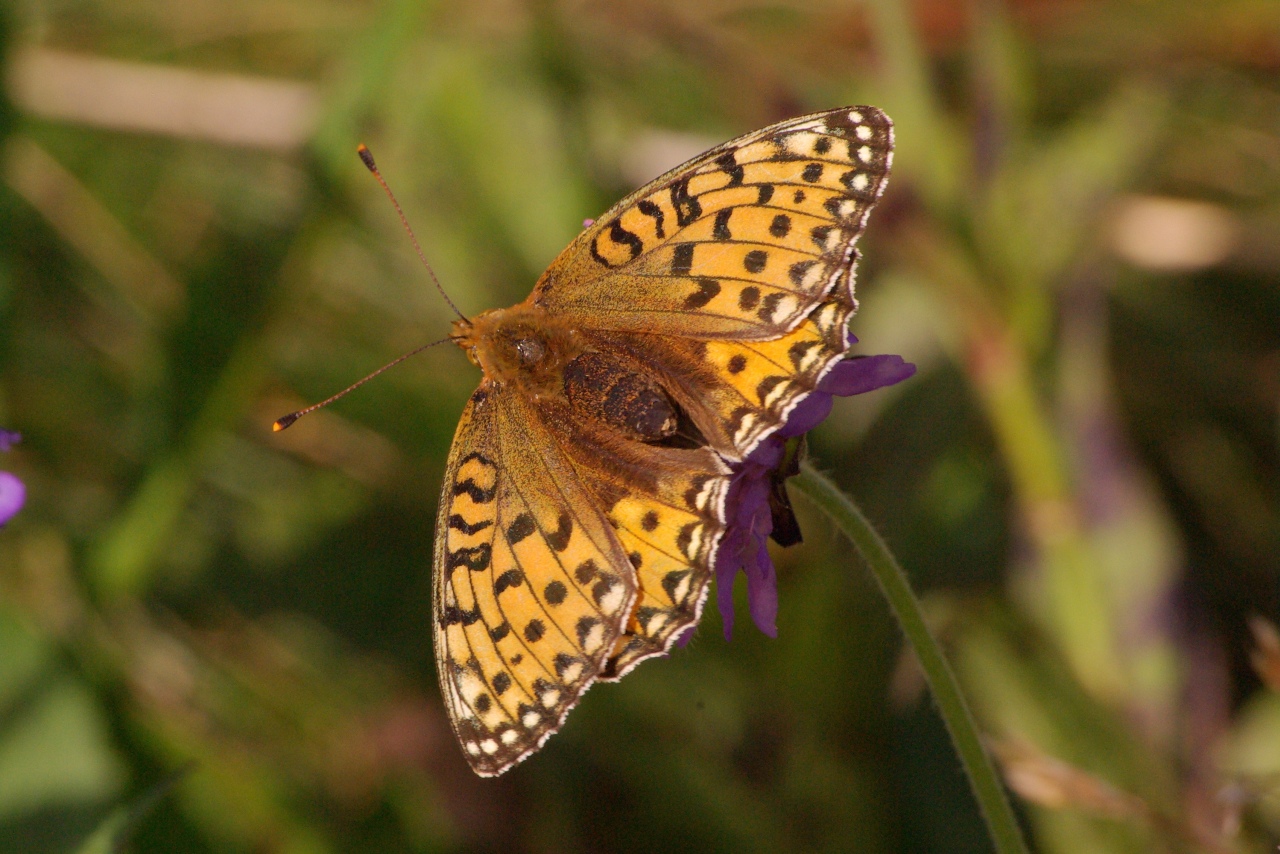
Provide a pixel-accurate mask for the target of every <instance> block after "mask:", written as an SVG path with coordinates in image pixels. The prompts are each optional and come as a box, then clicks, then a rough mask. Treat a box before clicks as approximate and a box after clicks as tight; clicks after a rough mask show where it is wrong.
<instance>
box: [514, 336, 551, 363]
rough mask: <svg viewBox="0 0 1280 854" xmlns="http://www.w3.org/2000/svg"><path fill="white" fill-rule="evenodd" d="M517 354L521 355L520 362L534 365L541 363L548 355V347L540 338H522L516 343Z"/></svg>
mask: <svg viewBox="0 0 1280 854" xmlns="http://www.w3.org/2000/svg"><path fill="white" fill-rule="evenodd" d="M516 353H517V354H519V356H520V361H522V362H524V363H525V364H526V365H532V364H534V363H535V362H541V361H542V359H543V357H544V356H546V355H547V345H546V344H543V343H542V341H541V340H540V339H538V338H521V339H520V340H519V341H517V342H516Z"/></svg>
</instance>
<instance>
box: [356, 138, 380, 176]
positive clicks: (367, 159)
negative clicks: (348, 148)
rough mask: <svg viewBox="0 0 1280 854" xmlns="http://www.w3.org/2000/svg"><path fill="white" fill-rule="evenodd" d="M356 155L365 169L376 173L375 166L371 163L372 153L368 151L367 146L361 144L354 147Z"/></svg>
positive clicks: (376, 167)
mask: <svg viewBox="0 0 1280 854" xmlns="http://www.w3.org/2000/svg"><path fill="white" fill-rule="evenodd" d="M356 154H359V155H360V162H361V163H363V164H364V165H365V168H366V169H368V170H369V171H370V172H375V173H376V172H377V171H378V166H377V164H376V163H374V162H373V152H371V151H369V148H368V146H366V145H365V144H364V143H363V142H362V143H360V144H359V145H358V146H356Z"/></svg>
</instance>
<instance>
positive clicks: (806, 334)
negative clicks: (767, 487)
mask: <svg viewBox="0 0 1280 854" xmlns="http://www.w3.org/2000/svg"><path fill="white" fill-rule="evenodd" d="M892 156H893V126H892V123H891V122H890V121H889V119H888V117H887V116H885V115H884V113H882V112H880V110H878V109H876V108H874V107H847V108H843V109H839V110H831V111H828V112H823V113H815V114H813V115H809V116H803V117H801V118H796V119H791V120H789V121H785V122H781V123H779V124H776V125H772V126H770V127H767V128H764V129H763V130H758V131H755V132H754V133H751V134H747V135H746V136H743V137H739V138H738V139H735V140H732V141H730V142H728V143H725V144H724V145H721V146H719V147H717V148H714V149H712V150H711V151H708V152H706V153H705V154H703V155H701V156H699V157H697V158H695V159H693V160H691V161H690V162H688V163H686V164H685V165H683V166H680V167H679V168H677V169H674V170H672V171H670V172H668V173H667V174H665V175H663V176H661V177H660V178H658V179H656V180H655V181H653V182H651V183H650V184H648V185H646V186H645V187H643V188H641V189H639V190H637V191H636V192H634V193H632V194H631V195H630V196H628V197H627V198H625V199H623V200H622V201H621V202H619V203H618V204H617V205H615V206H614V207H613V208H612V209H610V210H609V211H608V212H607V213H605V214H603V215H602V216H601V217H600V218H599V219H598V220H597V221H595V223H594V224H592V225H591V226H590V227H589V228H587V229H586V230H585V231H584V232H582V233H581V234H580V235H579V236H578V238H577V239H576V240H574V242H573V243H572V244H570V245H569V247H568V248H567V249H565V251H564V252H563V253H561V255H560V257H559V258H557V259H556V260H555V262H554V263H552V265H551V266H550V267H549V268H548V269H547V271H546V272H545V273H544V274H543V275H542V278H541V279H539V281H538V283H537V285H536V286H535V287H534V289H533V293H532V294H530V296H529V298H528V299H526V300H525V301H524V302H522V303H520V304H519V305H516V306H513V307H511V308H506V309H498V310H494V311H488V312H485V313H483V314H480V315H478V316H476V317H475V318H473V319H471V320H469V321H468V320H460V321H457V322H455V324H454V329H453V334H452V336H451V337H452V338H453V340H454V341H455V342H456V343H457V344H458V345H459V346H460V347H462V348H463V349H464V350H465V351H466V353H467V356H468V357H469V358H470V360H471V361H472V362H473V363H475V364H476V365H478V366H479V367H480V368H481V369H482V370H483V371H484V378H483V380H482V381H481V383H480V387H479V388H478V389H477V390H476V391H475V393H474V394H472V396H471V399H470V401H469V402H468V404H467V406H466V409H465V410H464V412H463V414H462V420H461V422H460V423H459V425H458V430H457V434H456V435H455V436H454V440H453V447H452V449H451V451H450V453H449V462H448V469H447V471H446V474H445V478H444V486H443V491H442V494H441V498H440V512H439V518H438V521H437V525H436V541H435V542H436V545H435V585H434V604H435V619H434V623H435V646H436V660H437V664H438V668H439V677H440V686H441V689H442V691H443V694H444V697H445V705H446V706H447V708H448V710H449V716H450V720H451V721H452V724H453V728H454V731H455V732H456V733H457V736H458V739H459V740H460V741H461V743H462V747H463V750H464V753H465V755H466V757H467V759H468V761H469V762H470V763H471V765H472V767H473V768H474V769H475V770H476V772H477V773H479V774H481V775H483V776H492V775H496V774H501V773H502V772H503V771H505V770H507V769H508V768H510V767H511V766H512V765H514V764H516V763H517V762H519V761H521V760H522V759H524V758H526V757H527V756H529V755H530V754H531V753H533V752H534V751H535V750H537V749H538V748H539V747H540V746H541V745H542V744H543V742H545V741H546V739H547V738H548V737H549V736H551V735H552V734H553V733H554V732H556V731H557V730H558V729H559V727H560V726H561V724H562V723H563V721H564V719H565V716H566V715H567V714H568V712H569V710H570V709H571V708H572V707H573V706H574V704H575V703H576V702H577V701H578V698H579V697H580V696H581V695H582V693H583V692H584V691H585V690H586V689H587V688H588V687H590V686H591V684H592V683H594V682H596V681H601V680H603V681H611V680H616V679H618V678H620V677H621V676H622V675H623V674H625V673H626V672H627V671H629V670H631V668H633V667H635V666H636V665H637V664H639V663H640V662H641V661H643V660H644V659H646V658H650V657H652V656H655V655H661V654H663V653H664V652H666V651H667V650H668V649H669V648H670V647H671V645H672V644H673V643H674V642H675V641H676V640H677V639H678V638H679V637H681V636H682V635H684V634H685V633H686V631H687V630H689V629H691V628H692V627H693V626H695V625H696V624H697V622H698V619H699V616H700V614H701V611H702V606H703V602H704V601H705V599H706V596H707V590H708V584H709V581H710V579H711V575H712V572H713V570H714V569H715V568H716V566H717V559H718V557H722V556H721V555H720V552H721V550H722V547H723V546H724V544H725V543H727V542H729V541H730V540H733V541H734V542H735V543H737V545H736V546H735V548H740V547H741V544H742V542H745V540H746V539H749V537H748V535H749V534H750V533H751V532H747V531H742V530H735V527H734V524H735V523H734V520H733V518H731V509H732V508H731V504H732V502H731V500H730V493H731V484H733V482H734V480H733V479H734V476H735V472H738V471H740V470H741V468H742V466H743V465H744V461H747V460H749V458H750V457H751V455H752V454H753V452H757V451H758V450H759V449H762V448H764V447H765V445H764V444H762V443H766V440H770V439H771V438H772V439H775V440H776V439H777V436H778V435H780V428H782V427H783V426H784V425H786V423H787V420H788V418H789V417H790V416H791V415H792V414H793V413H794V412H797V407H798V406H799V405H800V404H801V403H802V402H804V401H805V400H806V399H809V398H813V400H814V401H817V400H818V399H819V397H820V395H821V394H822V392H821V390H820V389H819V384H820V383H821V382H823V381H824V378H827V377H828V374H829V373H831V372H832V370H833V368H835V367H836V366H837V365H838V364H840V363H842V360H843V357H844V356H845V354H846V352H847V350H848V347H849V339H848V338H847V337H846V329H845V326H846V323H847V321H848V319H849V317H850V315H851V314H852V313H853V311H854V309H855V306H856V303H855V301H854V297H853V279H854V265H855V262H856V261H857V258H858V253H857V250H856V249H855V246H854V244H855V242H856V241H857V239H858V236H859V235H860V234H861V233H862V230H863V227H864V225H865V223H866V220H867V216H868V214H869V213H870V212H871V209H872V207H873V206H874V205H875V203H876V201H877V200H878V199H879V198H880V195H881V193H882V192H883V191H884V187H885V182H886V179H887V177H888V174H889V166H890V162H891V160H892ZM883 358H892V359H896V358H897V357H883ZM844 364H850V363H849V362H844ZM897 364H898V365H899V366H900V365H901V364H902V363H901V360H898V362H897ZM895 381H896V380H895ZM882 384H883V383H882ZM827 399H828V400H829V394H827ZM828 405H829V404H828ZM823 414H825V412H824V413H823ZM820 418H821V415H819V416H818V419H819V420H820ZM805 429H807V427H806V428H805ZM756 533H757V534H758V532H756ZM767 533H768V532H767V531H765V534H766V535H767ZM757 539H759V541H760V543H761V544H762V543H763V539H762V538H759V537H757ZM761 548H762V545H761ZM730 571H731V572H732V569H731V570H730ZM730 589H731V585H730Z"/></svg>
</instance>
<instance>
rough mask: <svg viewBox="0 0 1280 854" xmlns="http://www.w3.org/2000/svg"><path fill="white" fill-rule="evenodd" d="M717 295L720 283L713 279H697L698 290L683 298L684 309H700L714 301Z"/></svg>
mask: <svg viewBox="0 0 1280 854" xmlns="http://www.w3.org/2000/svg"><path fill="white" fill-rule="evenodd" d="M718 293H720V283H719V282H717V281H716V280H715V279H706V278H702V279H698V289H697V290H696V291H694V292H693V293H691V294H689V296H687V297H685V300H684V307H685V308H687V309H697V308H702V307H703V306H705V305H706V304H707V303H709V302H711V300H713V299H715V296H716V294H718Z"/></svg>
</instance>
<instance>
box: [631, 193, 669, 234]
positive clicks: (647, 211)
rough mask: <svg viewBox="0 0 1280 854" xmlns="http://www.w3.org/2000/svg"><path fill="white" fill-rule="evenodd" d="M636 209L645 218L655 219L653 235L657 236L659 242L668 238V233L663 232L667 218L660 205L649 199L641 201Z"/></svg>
mask: <svg viewBox="0 0 1280 854" xmlns="http://www.w3.org/2000/svg"><path fill="white" fill-rule="evenodd" d="M636 209H637V210H639V211H640V213H642V214H644V215H645V216H647V217H652V218H653V233H654V234H655V235H657V237H658V239H659V240H661V239H662V238H664V237H666V236H667V235H666V232H664V231H663V230H662V222H663V220H664V219H665V218H666V216H665V214H663V213H662V208H661V207H660V206H659V205H657V204H655V203H654V202H651V201H649V200H648V199H641V200H640V203H639V204H637V205H636Z"/></svg>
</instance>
